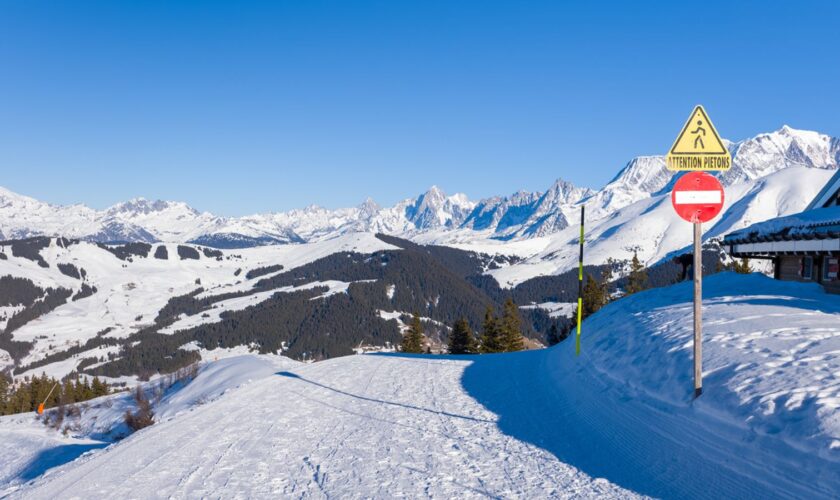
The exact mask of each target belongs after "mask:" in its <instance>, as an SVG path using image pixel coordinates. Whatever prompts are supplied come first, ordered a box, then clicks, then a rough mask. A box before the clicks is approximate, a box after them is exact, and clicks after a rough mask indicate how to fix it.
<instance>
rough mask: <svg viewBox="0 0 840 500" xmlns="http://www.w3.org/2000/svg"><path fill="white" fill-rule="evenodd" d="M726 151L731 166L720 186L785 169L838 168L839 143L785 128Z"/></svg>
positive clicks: (738, 144) (814, 133) (809, 131)
mask: <svg viewBox="0 0 840 500" xmlns="http://www.w3.org/2000/svg"><path fill="white" fill-rule="evenodd" d="M730 151H731V152H732V156H733V158H732V163H733V166H732V169H731V170H730V171H728V172H725V173H723V174H722V175H721V177H720V178H721V181H722V182H723V183H724V185H732V184H734V183H736V182H743V181H747V180H753V179H758V178H759V177H764V176H767V175H770V174H772V173H774V172H778V171H779V170H782V169H784V168H788V167H809V168H823V169H826V168H827V169H834V168H837V167H838V164H840V142H838V141H836V140H832V138H831V137H829V136H827V135H824V134H820V133H819V132H814V131H811V130H799V129H795V128H793V127H790V126H788V125H783V126H782V128H780V129H779V130H776V131H775V132H768V133H764V134H758V135H757V136H755V137H753V138H751V139H746V140H743V141H740V142H737V143H734V144H732V146H731V147H730Z"/></svg>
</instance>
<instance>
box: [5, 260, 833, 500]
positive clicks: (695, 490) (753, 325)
mask: <svg viewBox="0 0 840 500" xmlns="http://www.w3.org/2000/svg"><path fill="white" fill-rule="evenodd" d="M705 292H706V293H705V298H706V305H705V308H704V314H705V318H706V321H705V325H706V329H705V337H704V339H705V342H704V351H705V370H704V372H705V384H704V388H705V392H704V394H703V396H702V397H701V398H700V399H699V400H697V401H694V402H692V399H691V392H692V383H691V373H692V368H691V315H690V307H691V306H690V302H689V301H690V297H691V288H690V284H688V283H683V284H679V285H675V286H673V287H670V288H665V289H658V290H652V291H648V292H643V293H640V294H637V295H634V296H632V297H629V298H626V299H622V300H620V301H618V302H615V303H613V304H611V305H609V306H607V307H606V308H605V309H603V310H602V311H601V312H599V313H597V314H596V315H594V316H592V317H591V318H590V319H589V320H587V321H586V323H585V324H584V330H583V333H584V337H583V354H582V355H581V356H580V357H577V358H576V357H575V356H574V345H573V343H572V342H564V343H562V344H560V345H559V346H557V347H555V348H552V349H546V350H538V351H529V352H523V353H515V354H503V355H487V356H475V357H456V356H403V355H361V356H349V357H344V358H338V359H333V360H329V361H325V362H320V363H315V364H311V365H295V366H294V367H292V368H287V369H284V370H279V371H278V372H277V373H273V374H270V375H268V376H266V377H265V378H262V379H260V380H255V381H254V382H252V383H251V384H249V385H246V386H244V387H242V388H240V389H239V390H236V391H231V392H230V393H228V394H225V395H224V396H222V397H220V398H219V399H217V400H216V401H214V402H212V403H210V404H206V405H203V406H200V407H197V408H196V409H195V410H194V411H191V412H186V413H183V414H181V415H178V416H176V417H175V418H172V419H170V420H168V421H166V422H163V423H160V424H157V425H155V426H153V427H151V428H148V429H145V430H143V431H140V432H139V433H137V434H134V435H133V436H131V437H129V438H128V439H126V440H124V441H122V442H120V443H118V444H116V445H112V446H111V447H109V448H106V449H104V450H97V451H95V452H93V453H91V454H89V455H85V456H83V457H81V458H80V459H78V460H76V461H75V462H72V463H70V464H67V465H65V466H61V467H59V468H57V469H55V470H54V471H52V472H50V473H49V474H48V475H46V476H45V477H42V478H39V479H36V480H35V481H34V482H33V483H30V484H29V485H27V486H26V487H24V488H22V489H20V490H17V491H16V492H14V493H13V495H12V496H13V497H14V496H21V497H55V496H57V495H62V496H80V497H122V496H126V495H129V496H136V497H148V496H174V497H218V496H223V497H231V496H242V497H303V496H313V497H318V498H322V497H394V496H400V495H405V496H409V497H418V496H431V497H445V498H451V497H482V496H491V497H506V498H507V497H519V498H543V497H568V496H583V497H599V498H603V497H607V498H609V497H627V496H631V492H630V491H627V490H623V489H621V488H627V489H628V490H632V491H635V492H638V493H641V494H646V495H653V496H658V497H665V498H762V499H766V498H776V497H797V498H823V497H826V498H830V497H835V496H836V494H837V492H838V491H840V474H838V471H840V418H838V407H840V384H838V381H840V327H838V325H840V303H838V301H837V298H836V296H830V295H826V294H824V293H823V292H822V291H821V290H820V289H819V288H818V287H817V286H814V285H802V284H795V283H783V282H778V281H773V280H770V279H768V278H765V277H763V276H760V275H750V276H742V275H735V274H729V273H725V274H719V275H715V276H712V277H710V278H708V280H707V281H706V288H705ZM211 366H212V365H211ZM593 478H601V479H593Z"/></svg>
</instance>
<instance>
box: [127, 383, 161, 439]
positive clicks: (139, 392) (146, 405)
mask: <svg viewBox="0 0 840 500" xmlns="http://www.w3.org/2000/svg"><path fill="white" fill-rule="evenodd" d="M134 401H135V402H136V403H137V411H136V412H134V413H132V412H131V410H126V412H125V423H126V425H128V427H129V428H131V429H132V430H134V431H139V430H140V429H143V428H146V427H148V426H150V425H153V424H154V423H155V413H154V412H153V411H152V403H151V402H150V401H149V400H148V398H146V395H145V394H144V393H143V388H142V387H141V386H139V385H138V386H137V387H136V388H135V389H134Z"/></svg>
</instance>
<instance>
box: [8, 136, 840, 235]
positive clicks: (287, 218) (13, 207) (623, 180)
mask: <svg viewBox="0 0 840 500" xmlns="http://www.w3.org/2000/svg"><path fill="white" fill-rule="evenodd" d="M725 142H726V143H727V144H728V147H729V149H730V151H731V152H732V156H733V168H732V169H731V170H730V171H728V172H725V173H722V174H721V175H720V178H721V180H722V182H723V184H724V186H727V187H728V186H732V185H734V184H737V183H742V182H753V181H756V180H758V179H761V178H763V177H767V176H769V175H771V174H774V173H776V172H779V171H781V170H786V169H791V168H807V169H816V170H833V169H837V167H838V161H837V158H840V141H837V140H836V139H834V138H831V137H829V136H827V135H824V134H819V133H817V132H812V131H806V130H795V129H792V128H790V127H787V126H784V127H782V128H781V129H779V130H777V131H774V132H770V133H763V134H759V135H757V136H755V137H753V138H750V139H746V140H743V141H740V142H737V143H732V142H729V141H725ZM673 179H674V175H673V174H672V173H671V172H669V171H667V170H666V169H665V163H664V159H663V157H662V156H638V157H636V158H633V159H631V160H630V161H629V162H628V163H627V164H626V165H625V166H624V168H622V169H621V170H620V171H619V172H618V174H617V175H616V176H615V177H614V178H613V179H612V180H611V181H610V182H609V183H608V184H607V185H605V186H603V187H602V188H601V189H599V190H597V191H595V190H592V189H589V188H585V187H577V186H574V185H572V184H571V183H568V182H567V181H564V180H562V179H558V180H557V181H555V182H554V184H552V186H550V187H549V188H548V189H547V190H546V191H545V192H530V193H529V192H523V191H520V192H516V193H513V194H511V195H509V196H494V197H491V198H486V199H483V200H480V201H478V202H475V201H471V200H469V198H468V197H467V196H466V195H464V194H455V195H452V196H447V195H446V193H444V192H443V190H441V189H440V188H438V187H437V186H432V187H431V188H430V189H429V190H427V191H426V192H425V193H423V194H420V195H419V196H417V197H415V198H409V199H405V200H402V201H400V202H398V203H396V204H395V205H394V206H391V207H385V208H383V207H379V206H378V205H377V204H376V203H375V202H373V200H370V199H368V200H366V201H365V202H363V203H362V204H360V205H359V206H357V207H351V208H340V209H336V210H329V209H325V208H321V207H317V206H310V207H307V208H304V209H298V210H290V211H288V212H280V213H265V214H254V215H249V216H245V217H223V216H218V215H213V214H210V213H208V212H200V211H198V210H196V209H194V208H192V207H190V206H189V205H187V204H185V203H183V202H173V201H160V200H158V201H150V200H146V199H143V198H136V199H134V200H130V201H128V202H124V203H119V204H117V205H114V206H113V207H110V208H108V209H106V210H102V211H96V210H93V209H91V208H88V207H85V206H83V205H73V206H66V207H62V206H54V205H49V204H47V203H43V202H40V201H37V200H34V199H32V198H29V197H26V196H21V195H18V194H15V193H12V192H11V191H8V190H5V189H2V188H0V234H3V235H4V237H6V238H22V237H26V236H32V235H41V234H44V235H57V236H65V237H72V238H84V237H96V238H99V240H98V241H117V240H126V239H140V240H144V241H149V242H154V241H164V242H170V243H175V242H178V243H183V242H188V241H192V240H195V239H197V238H200V237H206V236H209V237H212V236H214V235H217V236H226V237H231V238H235V239H242V237H245V238H251V239H253V240H255V241H257V242H259V241H264V242H273V243H277V242H288V243H296V242H300V241H310V242H311V241H318V240H323V239H331V238H334V237H336V236H339V235H344V234H349V233H354V232H370V233H376V232H385V233H388V234H394V235H400V236H403V237H408V238H416V237H421V238H425V237H426V235H427V234H428V233H429V232H433V233H438V234H439V236H440V237H441V238H442V239H444V240H452V239H454V238H465V237H466V238H469V239H477V240H482V239H490V238H493V237H496V238H505V239H507V238H515V239H528V238H533V237H542V236H547V235H551V234H555V233H556V232H557V231H562V230H563V229H565V228H566V227H568V226H569V225H570V224H574V223H575V221H576V220H577V214H578V213H579V207H580V204H581V203H585V204H586V205H587V207H588V209H589V218H590V220H591V221H596V220H602V219H604V218H607V217H610V216H611V215H612V214H614V213H615V212H616V211H618V210H620V209H623V208H625V207H628V206H630V205H632V204H634V203H637V202H640V201H644V200H648V199H649V198H651V197H655V196H657V195H660V194H662V193H663V192H664V191H666V190H667V188H668V186H669V185H670V183H671V182H673ZM809 201H810V200H809ZM802 208H804V207H800V210H801V209H802ZM462 230H466V231H467V232H468V233H472V235H471V237H467V236H465V233H464V232H463V231H462ZM459 234H460V235H459ZM211 239H212V238H211ZM441 241H443V240H441ZM462 242H463V241H462Z"/></svg>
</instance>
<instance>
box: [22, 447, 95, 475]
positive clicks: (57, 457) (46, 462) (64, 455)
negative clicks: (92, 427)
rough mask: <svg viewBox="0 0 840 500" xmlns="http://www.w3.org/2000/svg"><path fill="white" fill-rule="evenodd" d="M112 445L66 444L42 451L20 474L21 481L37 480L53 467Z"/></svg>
mask: <svg viewBox="0 0 840 500" xmlns="http://www.w3.org/2000/svg"><path fill="white" fill-rule="evenodd" d="M108 444H110V443H91V444H65V445H61V446H56V447H54V448H49V449H46V450H41V452H39V453H38V454H37V455H36V456H35V458H33V459H32V461H31V462H29V464H28V465H27V466H26V467H25V468H24V469H23V470H22V471H21V472H20V475H19V476H18V478H19V479H22V480H24V481H30V480H32V479H35V478H37V477H39V476H41V475H42V474H44V473H45V472H47V471H48V470H50V469H52V468H53V467H58V466H59V465H64V464H66V463H69V462H72V461H73V460H76V459H77V458H79V457H80V456H82V455H83V454H84V453H87V452H88V451H91V450H96V449H99V448H104V447H106V446H108Z"/></svg>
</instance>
